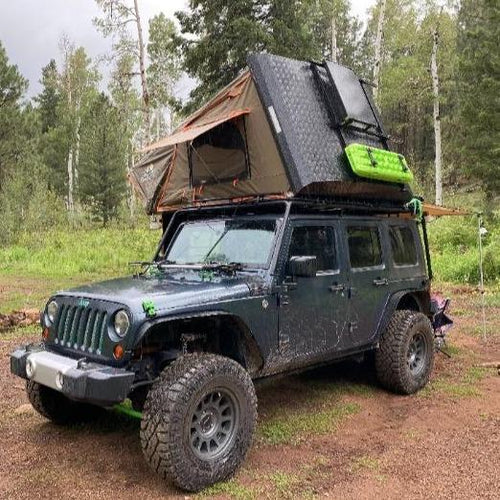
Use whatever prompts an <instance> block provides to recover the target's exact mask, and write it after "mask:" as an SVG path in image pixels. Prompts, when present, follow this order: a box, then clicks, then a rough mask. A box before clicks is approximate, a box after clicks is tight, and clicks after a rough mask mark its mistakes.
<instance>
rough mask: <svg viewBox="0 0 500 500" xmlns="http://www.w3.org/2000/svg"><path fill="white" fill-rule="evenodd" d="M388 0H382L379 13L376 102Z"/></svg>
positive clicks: (375, 83) (374, 74) (376, 40)
mask: <svg viewBox="0 0 500 500" xmlns="http://www.w3.org/2000/svg"><path fill="white" fill-rule="evenodd" d="M386 4H387V0H381V2H380V10H379V13H378V25H377V37H376V38H375V61H374V65H373V84H374V85H375V87H374V88H373V98H374V100H375V102H377V99H378V84H379V77H380V64H381V61H382V40H383V34H384V21H385V7H386Z"/></svg>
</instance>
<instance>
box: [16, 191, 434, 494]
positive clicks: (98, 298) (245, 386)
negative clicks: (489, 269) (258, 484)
mask: <svg viewBox="0 0 500 500" xmlns="http://www.w3.org/2000/svg"><path fill="white" fill-rule="evenodd" d="M422 239H423V241H424V244H422ZM140 265H141V266H142V267H139V269H140V271H139V272H137V274H136V275H135V276H133V277H128V278H121V279H115V280H111V281H105V282H102V283H96V284H92V285H88V286H83V287H79V288H75V289H72V290H69V291H66V292H59V293H57V294H56V295H54V296H53V297H51V298H50V299H49V301H48V303H47V305H46V307H45V309H44V310H43V312H42V315H41V323H42V331H43V333H42V337H43V340H42V342H41V343H40V344H37V345H27V346H25V347H23V348H19V349H18V350H16V351H15V352H13V353H12V355H11V371H12V373H14V374H16V375H18V376H20V377H23V378H25V379H26V380H27V394H28V397H29V400H30V401H31V403H32V405H33V406H34V408H35V409H36V410H37V411H38V412H39V413H40V414H42V415H43V416H44V417H47V418H48V419H50V420H52V421H53V422H55V423H57V424H71V423H73V422H75V421H79V420H80V421H81V420H83V419H89V418H91V417H93V416H95V415H96V414H97V413H98V411H99V410H102V408H103V407H112V406H114V405H116V404H119V403H122V402H123V401H124V400H125V399H126V398H129V399H130V401H131V402H132V405H133V408H134V409H135V410H136V411H137V412H142V420H141V429H140V435H141V444H142V449H143V451H144V456H145V458H146V460H147V462H148V463H149V464H150V465H151V467H152V468H153V469H154V470H155V471H156V472H157V473H158V474H159V475H160V476H161V477H163V478H166V479H170V480H172V481H173V482H174V483H175V484H176V485H177V486H179V487H180V488H183V489H186V490H190V491H196V490H200V489H202V488H204V487H206V486H208V485H210V484H212V483H214V482H217V481H221V480H224V479H227V478H228V477H230V476H231V475H232V474H233V473H234V472H235V470H236V469H237V468H238V466H239V465H240V464H241V463H242V461H243V460H244V457H245V455H246V453H247V451H248V449H249V447H250V444H251V441H252V436H253V433H254V429H255V424H256V418H257V398H256V395H255V390H254V385H253V380H256V379H260V378H263V377H268V376H271V375H275V374H279V373H286V372H291V371H296V370H299V369H305V368H310V367H314V366H318V365H320V364H326V363H331V362H334V361H337V360H341V359H345V358H347V357H351V356H356V357H359V356H360V355H362V354H364V353H370V352H372V351H373V353H374V356H373V358H374V363H375V368H376V373H377V376H378V380H379V381H380V384H381V385H382V386H384V387H385V388H387V389H388V390H390V391H393V392H395V393H398V394H412V393H414V392H416V391H418V390H419V389H421V388H422V387H423V386H425V385H426V384H427V382H428V380H429V376H430V374H431V370H432V366H433V360H434V352H435V345H434V344H435V334H434V331H433V325H432V321H433V320H434V319H435V314H434V313H435V312H436V310H435V308H433V304H432V301H431V298H430V261H429V254H428V251H427V245H426V233H425V223H422V224H420V223H418V222H416V221H415V220H413V218H412V217H411V214H409V213H408V210H407V209H405V208H404V207H402V206H399V207H398V206H391V207H382V206H373V205H369V204H367V203H364V204H358V205H356V204H355V203H345V204H342V203H333V202H332V203H327V202H318V201H314V202H313V201H307V200H300V199H292V200H284V201H267V202H264V201H261V202H254V203H249V204H244V203H241V204H238V205H235V204H231V205H227V206H219V207H211V208H210V207H205V208H189V209H182V210H179V211H177V212H175V213H174V214H173V215H170V216H168V217H165V219H164V232H163V237H162V239H161V242H160V244H159V246H158V249H157V251H156V254H155V256H154V258H153V260H152V261H151V262H143V263H140Z"/></svg>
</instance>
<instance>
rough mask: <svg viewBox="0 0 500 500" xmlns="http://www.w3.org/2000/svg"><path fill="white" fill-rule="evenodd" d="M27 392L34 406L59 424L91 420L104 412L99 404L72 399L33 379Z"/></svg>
mask: <svg viewBox="0 0 500 500" xmlns="http://www.w3.org/2000/svg"><path fill="white" fill-rule="evenodd" d="M26 394H27V395H28V399H29V401H30V403H31V405H32V406H33V408H34V409H35V410H36V411H37V412H38V413H39V414H40V415H42V417H45V418H47V419H49V420H51V421H52V422H54V423H55V424H57V425H68V424H76V423H81V422H89V421H91V420H94V419H95V418H98V417H99V416H100V415H102V413H103V409H102V408H100V407H98V406H94V405H90V404H87V403H78V402H76V401H72V400H71V399H68V398H67V397H66V396H65V395H64V394H61V393H60V392H58V391H56V390H54V389H51V388H50V387H46V386H44V385H41V384H38V383H37V382H33V381H32V380H28V381H27V382H26Z"/></svg>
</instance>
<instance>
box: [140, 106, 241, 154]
mask: <svg viewBox="0 0 500 500" xmlns="http://www.w3.org/2000/svg"><path fill="white" fill-rule="evenodd" d="M248 113H250V109H249V108H245V109H237V110H234V111H232V112H231V113H229V114H228V115H225V116H221V117H220V118H218V119H216V120H212V121H210V122H208V123H202V124H197V123H196V124H193V125H191V126H187V127H186V128H183V129H181V130H179V131H178V132H176V133H174V134H172V135H169V136H168V137H165V138H164V139H162V140H161V141H158V142H155V143H154V144H151V145H150V146H147V147H146V148H144V149H143V150H142V152H143V153H147V152H148V151H153V150H156V149H158V148H163V147H166V146H175V145H176V144H180V143H182V142H188V141H192V140H193V139H196V138H197V137H199V136H200V135H202V134H204V133H205V132H208V131H209V130H211V129H213V128H215V127H217V125H220V124H221V123H224V122H227V121H229V120H232V119H234V118H238V117H239V116H242V115H247V114H248Z"/></svg>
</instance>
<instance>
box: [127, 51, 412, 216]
mask: <svg viewBox="0 0 500 500" xmlns="http://www.w3.org/2000/svg"><path fill="white" fill-rule="evenodd" d="M346 148H347V152H346ZM143 153H144V155H143V156H142V158H141V159H140V161H139V163H138V164H137V165H136V166H135V167H134V169H133V170H132V172H131V173H130V180H131V182H132V183H133V185H134V187H135V188H136V189H137V191H138V193H139V194H140V196H141V197H142V198H143V200H144V202H145V204H146V206H147V210H148V212H149V213H155V212H165V211H171V210H177V209H178V208H181V207H188V206H199V205H203V204H213V203H221V202H228V201H238V200H251V199H253V198H255V199H257V198H258V199H262V198H264V199H272V198H288V197H292V196H295V197H303V196H307V197H311V196H315V197H341V198H346V197H347V198H360V199H365V200H366V199H371V200H374V199H375V200H378V199H382V200H393V201H396V202H398V203H401V202H406V201H408V200H409V199H411V197H412V195H411V192H410V190H409V188H408V186H407V185H406V184H405V182H406V181H407V180H409V179H411V173H410V172H409V171H408V168H407V166H406V163H405V162H404V159H403V158H402V156H401V155H397V154H396V153H390V152H389V151H388V146H387V137H386V135H385V133H384V131H383V128H382V124H381V122H380V118H379V116H378V113H377V110H376V108H375V106H374V104H373V102H372V99H371V97H370V92H369V91H368V90H367V84H366V83H365V82H363V81H362V80H359V79H358V77H357V76H356V75H355V74H354V73H353V72H352V71H351V70H350V69H348V68H345V67H343V66H340V65H337V64H333V63H327V62H325V63H322V64H319V63H311V62H304V61H296V60H293V59H287V58H284V57H278V56H274V55H270V54H253V55H251V56H249V58H248V70H247V71H245V72H244V73H242V74H241V75H240V76H238V77H237V78H236V79H235V80H234V81H233V82H231V83H230V84H229V85H228V86H227V87H226V88H224V89H223V90H222V91H221V92H219V93H218V94H217V95H216V96H215V97H213V98H212V99H211V100H210V101H209V102H208V103H207V104H205V105H204V106H203V107H202V108H200V109H199V110H198V111H196V112H195V113H194V114H192V115H191V116H189V117H188V118H187V119H186V120H185V121H184V122H183V123H182V125H181V126H180V127H179V128H178V129H177V130H176V131H175V132H174V133H173V134H171V135H169V136H167V137H165V138H163V139H161V140H159V141H158V142H156V143H154V144H151V145H150V146H148V147H147V148H145V149H144V150H143ZM390 155H392V157H391V156H390ZM394 158H395V159H396V160H395V163H394V161H393V160H394ZM386 160H387V161H386ZM353 162H354V163H353ZM356 162H358V163H356ZM363 162H364V163H363ZM391 162H392V163H391ZM356 164H357V165H359V166H360V168H359V169H358V170H357V172H358V174H359V175H357V174H355V173H354V171H353V169H354V170H356V169H355V168H354V167H351V165H356ZM386 165H387V166H388V167H389V170H386V171H392V172H396V170H397V172H398V174H397V175H396V176H395V177H389V179H385V182H384V181H380V180H377V179H379V177H377V174H378V173H380V172H381V171H382V166H383V167H384V168H385V166H386ZM377 166H378V168H377ZM391 169H392V170H391ZM360 175H361V176H360ZM387 180H389V181H393V180H395V182H387Z"/></svg>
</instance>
